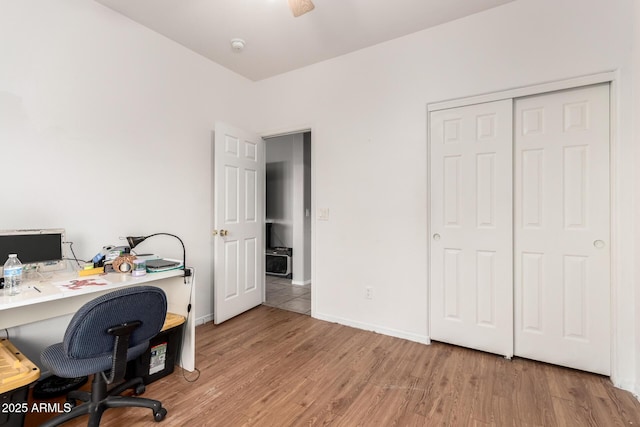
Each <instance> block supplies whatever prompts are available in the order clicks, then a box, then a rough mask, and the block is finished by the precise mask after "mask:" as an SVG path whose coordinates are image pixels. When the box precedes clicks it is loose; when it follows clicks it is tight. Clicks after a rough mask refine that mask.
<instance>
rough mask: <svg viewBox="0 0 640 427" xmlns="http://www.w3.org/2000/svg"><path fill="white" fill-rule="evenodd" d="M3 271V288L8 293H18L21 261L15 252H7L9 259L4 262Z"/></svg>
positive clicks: (20, 281) (20, 278)
mask: <svg viewBox="0 0 640 427" xmlns="http://www.w3.org/2000/svg"><path fill="white" fill-rule="evenodd" d="M3 271H4V288H5V289H7V290H8V292H9V295H18V294H19V293H20V284H21V283H22V263H21V262H20V260H19V259H18V255H17V254H9V259H8V260H7V262H5V263H4V270H3Z"/></svg>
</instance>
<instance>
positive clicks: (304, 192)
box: [264, 131, 312, 315]
mask: <svg viewBox="0 0 640 427" xmlns="http://www.w3.org/2000/svg"><path fill="white" fill-rule="evenodd" d="M264 140H265V172H266V191H265V273H266V275H265V300H264V301H265V302H264V305H267V306H271V307H277V308H280V309H284V310H289V311H294V312H297V313H301V314H306V315H310V314H311V286H312V285H311V226H312V221H311V132H309V131H305V132H298V133H291V134H286V135H277V136H273V137H265V138H264Z"/></svg>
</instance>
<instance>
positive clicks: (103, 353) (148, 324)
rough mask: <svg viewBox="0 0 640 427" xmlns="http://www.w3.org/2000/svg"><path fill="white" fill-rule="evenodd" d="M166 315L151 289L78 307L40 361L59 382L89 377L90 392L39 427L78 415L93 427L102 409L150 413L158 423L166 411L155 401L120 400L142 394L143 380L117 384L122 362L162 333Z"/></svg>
mask: <svg viewBox="0 0 640 427" xmlns="http://www.w3.org/2000/svg"><path fill="white" fill-rule="evenodd" d="M166 315H167V297H166V295H165V293H164V291H163V290H162V289H160V288H156V287H153V286H134V287H129V288H123V289H118V290H116V291H113V292H110V293H108V294H105V295H102V296H100V297H98V298H96V299H94V300H92V301H89V302H88V303H86V304H85V305H83V306H82V307H81V308H80V309H79V310H78V311H77V312H76V313H75V314H74V315H73V317H72V318H71V322H69V326H68V327H67V330H66V332H65V334H64V339H63V341H62V342H61V343H57V344H54V345H51V346H49V347H47V348H46V349H44V350H43V351H42V354H41V355H40V360H41V361H42V363H43V365H44V366H45V367H47V368H48V370H49V371H50V372H51V373H52V374H54V375H57V376H58V377H62V378H76V377H81V376H88V375H93V384H92V386H91V390H92V391H91V392H86V391H82V390H74V391H72V392H70V393H69V394H68V395H67V401H72V402H75V401H76V400H80V401H83V402H84V403H83V404H82V405H80V406H75V407H74V408H73V410H72V411H71V412H66V413H62V414H60V415H58V416H56V417H55V418H52V419H50V420H48V421H46V422H45V423H43V424H41V427H53V426H58V425H60V424H63V423H65V422H67V421H69V420H71V419H73V418H76V417H79V416H83V415H89V421H88V426H89V427H95V426H98V425H99V424H100V419H101V417H102V413H103V412H104V411H105V410H106V409H109V408H115V407H120V408H121V407H125V406H137V407H145V408H149V409H151V410H152V411H153V416H154V419H155V420H156V421H162V420H163V419H164V417H165V416H166V414H167V410H166V409H165V408H164V407H162V403H161V402H160V401H158V400H153V399H145V398H141V397H137V396H121V393H123V392H124V391H125V390H127V389H134V390H135V394H136V395H139V394H142V393H144V391H145V386H144V382H143V380H142V378H139V377H138V378H133V379H129V380H127V381H124V382H121V380H122V378H123V376H124V374H125V371H126V367H127V362H128V361H130V360H133V359H135V358H137V357H138V356H140V355H142V354H143V353H144V352H145V351H147V350H148V347H149V341H150V340H151V338H153V337H154V336H156V335H157V334H158V333H159V332H160V331H161V330H162V326H163V325H164V321H165V319H166ZM109 385H112V386H113V387H111V388H109Z"/></svg>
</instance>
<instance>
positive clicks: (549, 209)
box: [514, 84, 610, 375]
mask: <svg viewBox="0 0 640 427" xmlns="http://www.w3.org/2000/svg"><path fill="white" fill-rule="evenodd" d="M514 157H515V170H516V173H515V182H514V185H515V188H516V191H515V206H514V214H515V233H514V234H515V260H514V261H515V313H516V319H515V321H516V325H515V335H514V337H515V354H516V355H518V356H522V357H527V358H531V359H535V360H540V361H544V362H549V363H554V364H557V365H563V366H569V367H572V368H577V369H582V370H586V371H591V372H597V373H601V374H605V375H609V373H610V349H609V346H610V323H609V319H610V249H609V248H610V237H609V236H610V218H609V212H610V202H609V188H610V187H609V85H608V84H604V85H598V86H590V87H585V88H579V89H574V90H567V91H561V92H554V93H551V94H544V95H538V96H532V97H528V98H522V99H518V100H516V102H515V156H514Z"/></svg>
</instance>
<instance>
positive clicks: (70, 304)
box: [0, 269, 195, 371]
mask: <svg viewBox="0 0 640 427" xmlns="http://www.w3.org/2000/svg"><path fill="white" fill-rule="evenodd" d="M191 271H192V275H191V276H190V277H188V278H187V279H188V283H187V284H185V283H184V277H183V274H184V272H183V271H182V270H171V271H165V272H162V273H147V274H146V275H145V276H142V277H133V276H131V274H123V273H109V274H105V275H97V276H84V277H78V274H77V273H75V272H74V273H55V274H53V273H47V274H46V275H45V276H44V278H43V279H40V280H38V279H36V280H30V281H24V282H23V283H22V287H21V288H22V292H21V293H20V294H18V295H15V296H9V295H7V291H6V290H0V329H4V328H12V327H16V326H21V325H26V324H29V323H33V322H37V321H42V320H47V319H52V318H55V317H59V316H65V315H69V314H73V313H75V312H76V311H77V310H78V309H79V308H80V307H82V305H84V304H85V303H87V302H89V301H91V300H92V299H94V298H96V297H98V296H100V295H104V294H106V293H108V292H111V291H113V290H115V289H119V288H124V287H129V286H137V285H150V286H157V287H159V288H161V289H162V290H164V292H165V293H166V294H167V309H168V311H170V312H172V313H176V314H180V315H182V316H185V317H186V318H187V322H186V323H185V326H184V329H183V342H182V357H181V358H180V359H181V362H182V367H183V368H185V369H186V370H188V371H193V370H194V367H195V322H194V319H193V316H188V315H187V314H188V313H187V310H188V307H189V305H191V307H193V300H194V298H195V295H194V293H195V292H194V289H195V272H194V270H193V269H192V270H191ZM89 278H95V279H104V280H106V281H108V282H110V283H109V284H108V285H105V286H91V287H86V288H83V289H79V290H73V291H64V292H63V291H62V290H61V289H60V287H58V286H55V285H54V284H53V283H57V282H61V281H66V280H72V279H89Z"/></svg>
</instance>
